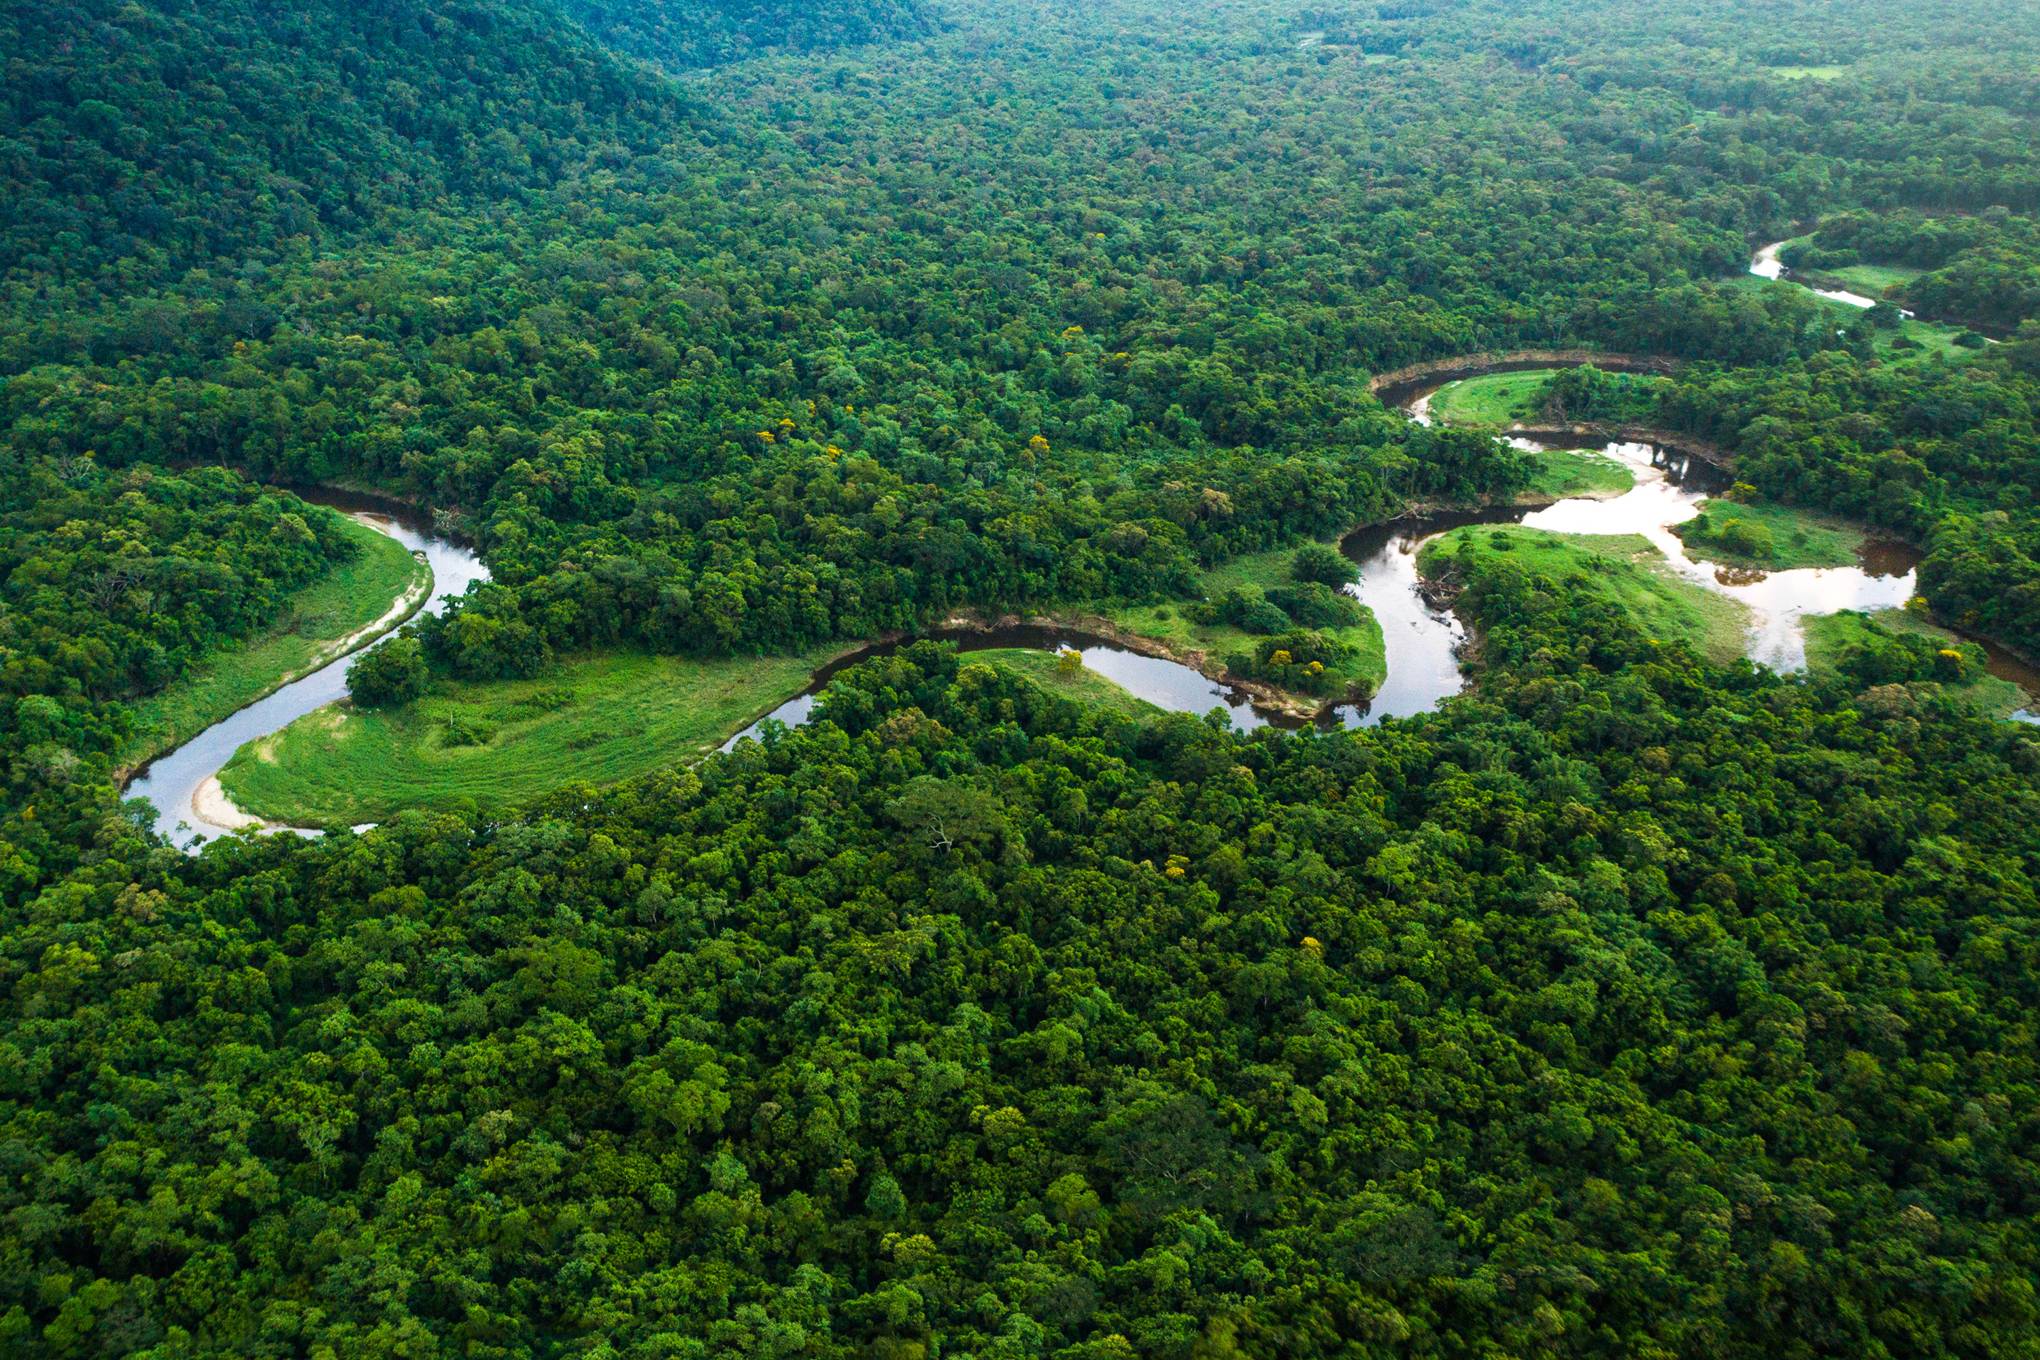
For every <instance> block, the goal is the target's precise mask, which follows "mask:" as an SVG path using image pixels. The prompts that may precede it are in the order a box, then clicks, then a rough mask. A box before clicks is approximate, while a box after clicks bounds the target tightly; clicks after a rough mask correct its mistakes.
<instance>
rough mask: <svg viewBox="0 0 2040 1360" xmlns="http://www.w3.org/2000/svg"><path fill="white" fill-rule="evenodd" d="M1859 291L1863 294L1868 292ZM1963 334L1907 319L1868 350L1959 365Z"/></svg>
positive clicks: (1737, 282)
mask: <svg viewBox="0 0 2040 1360" xmlns="http://www.w3.org/2000/svg"><path fill="white" fill-rule="evenodd" d="M1728 282H1729V285H1730V286H1731V287H1735V288H1798V287H1801V286H1802V285H1800V284H1797V283H1793V282H1790V281H1779V280H1773V279H1760V278H1758V277H1757V276H1756V275H1754V274H1739V275H1737V276H1735V277H1734V278H1733V279H1730V280H1729V281H1728ZM1862 291H1866V292H1867V291H1868V290H1867V289H1866V290H1862ZM1820 301H1822V302H1823V303H1825V304H1826V305H1827V306H1829V307H1832V308H1834V309H1835V310H1836V311H1838V312H1840V313H1842V314H1843V315H1845V316H1851V317H1858V318H1860V317H1861V316H1862V315H1863V309H1862V308H1860V307H1852V306H1850V305H1849V304H1848V303H1846V302H1836V301H1835V300H1834V299H1832V298H1822V299H1820ZM1963 331H1964V328H1963V327H1961V326H1947V325H1943V324H1942V323H1940V322H1938V321H1922V320H1920V319H1919V318H1918V317H1909V318H1907V319H1906V320H1904V321H1901V322H1900V323H1899V324H1898V325H1897V326H1896V327H1894V328H1892V329H1890V330H1878V331H1876V332H1875V333H1874V334H1873V335H1872V337H1871V344H1870V347H1871V350H1872V352H1873V353H1875V354H1876V356H1877V357H1878V358H1880V359H1883V360H1886V361H1888V362H1895V363H1903V362H1906V361H1908V360H1914V359H1934V358H1941V359H1946V360H1948V361H1950V362H1951V363H1960V362H1963V361H1965V360H1967V359H1970V358H1973V357H1974V356H1975V355H1977V354H1980V353H1981V352H1982V351H1981V350H1973V349H1965V348H1963V347H1962V346H1961V345H1958V344H1956V343H1955V337H1956V336H1958V335H1961V334H1963ZM1901 339H1903V340H1905V341H1907V342H1908V343H1909V345H1910V348H1907V347H1904V346H1900V345H1899V344H1898V343H1897V342H1898V341H1899V340H1901ZM1435 407H1436V403H1435V402H1434V403H1433V408H1434V409H1435Z"/></svg>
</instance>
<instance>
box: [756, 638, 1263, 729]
mask: <svg viewBox="0 0 2040 1360" xmlns="http://www.w3.org/2000/svg"><path fill="white" fill-rule="evenodd" d="M927 636H928V637H929V638H932V639H933V640H935V641H938V642H951V643H954V644H955V645H956V649H957V650H958V651H959V652H984V651H992V650H994V649H1001V648H1022V649H1025V650H1029V651H1043V652H1063V651H1074V652H1076V653H1077V654H1078V655H1080V656H1081V657H1083V659H1084V669H1086V670H1088V671H1090V672H1092V673H1093V674H1095V675H1100V676H1103V677H1104V678H1105V679H1107V680H1110V681H1112V682H1113V683H1114V684H1116V685H1118V686H1119V687H1120V688H1121V689H1123V690H1125V691H1126V692H1127V693H1129V694H1131V695H1133V696H1134V697H1135V698H1136V699H1144V700H1146V701H1147V702H1148V703H1151V704H1153V705H1154V706H1155V707H1156V708H1161V709H1167V710H1168V711H1170V712H1172V713H1196V714H1203V713H1209V712H1210V711H1211V710H1212V709H1214V708H1220V709H1224V710H1225V712H1226V716H1227V717H1228V718H1229V719H1230V720H1231V722H1232V725H1233V726H1234V727H1235V728H1237V729H1239V730H1240V731H1242V732H1251V731H1253V730H1254V729H1255V728H1259V727H1267V726H1269V725H1271V724H1274V725H1277V726H1284V727H1295V726H1300V725H1301V724H1299V723H1298V722H1296V720H1294V719H1291V718H1288V717H1286V715H1282V714H1278V713H1271V712H1264V711H1262V710H1261V709H1259V708H1256V707H1255V706H1254V702H1253V699H1252V697H1251V696H1250V695H1248V694H1247V693H1246V692H1245V691H1243V690H1237V689H1233V688H1231V687H1229V686H1226V685H1221V684H1219V683H1218V682H1217V681H1215V680H1211V679H1209V678H1207V677H1206V676H1204V675H1202V674H1200V673H1199V672H1197V671H1196V670H1193V669H1192V668H1191V667H1189V666H1185V665H1183V664H1182V663H1181V662H1178V661H1170V660H1167V659H1166V658H1163V657H1158V656H1143V655H1142V654H1141V653H1139V652H1135V651H1131V650H1129V649H1127V648H1125V647H1122V646H1120V645H1119V644H1117V643H1114V642H1109V641H1107V640H1105V639H1103V638H1099V637H1093V636H1091V635H1089V634H1086V633H1082V632H1078V631H1076V630H1074V629H1068V628H1039V627H1033V626H1029V625H1019V626H1014V627H1008V628H994V629H989V630H979V629H970V630H964V629H940V630H937V631H935V632H933V633H930V634H928V635H927ZM905 645H906V644H905V643H903V642H892V643H884V644H881V645H878V646H875V647H866V648H860V649H859V650H858V651H856V652H853V653H851V654H850V655H849V656H846V657H844V658H843V659H842V660H840V661H837V662H835V663H834V664H833V665H830V666H828V667H826V668H825V669H823V670H821V671H818V672H816V673H815V677H814V679H813V681H812V682H810V684H809V685H808V688H807V689H806V690H805V691H804V692H802V693H800V694H797V695H795V696H794V697H793V698H791V699H788V700H787V701H786V702H785V703H783V704H781V705H779V707H777V708H775V709H773V710H772V711H771V712H770V713H767V714H766V715H765V716H764V717H762V718H760V719H759V720H758V721H757V722H754V723H752V724H751V725H750V726H749V727H746V728H745V729H744V730H743V731H741V732H739V733H737V734H736V735H735V736H733V737H731V738H730V739H729V740H728V741H726V742H724V743H723V745H722V749H723V750H725V751H728V750H731V749H733V748H734V747H735V746H736V744H737V743H738V742H740V741H742V740H744V739H745V738H747V737H752V738H755V737H758V736H759V735H760V734H761V733H762V731H763V729H764V726H765V724H766V723H768V722H781V723H785V724H786V725H787V726H788V727H798V726H800V725H801V724H802V723H804V722H806V721H808V719H809V718H811V717H812V716H813V715H814V710H815V700H816V698H817V696H818V695H820V693H821V691H822V689H823V688H824V687H825V686H826V685H827V684H828V683H829V681H830V680H832V679H834V678H835V677H836V675H837V674H838V673H840V672H841V671H843V670H845V669H847V668H849V667H851V666H855V665H857V664H859V663H860V662H865V661H869V660H871V659H872V658H874V657H879V656H889V655H891V654H892V653H893V652H896V651H898V650H899V649H900V648H901V647H902V646H905Z"/></svg>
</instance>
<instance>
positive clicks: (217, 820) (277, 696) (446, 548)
mask: <svg viewBox="0 0 2040 1360" xmlns="http://www.w3.org/2000/svg"><path fill="white" fill-rule="evenodd" d="M292 489H293V490H295V491H296V492H297V495H298V496H299V497H300V498H301V499H303V500H307V501H310V502H312V503H313V504H315V505H325V506H330V507H332V508H333V509H335V510H340V511H343V512H345V513H347V514H350V515H353V516H354V517H355V518H356V519H358V520H360V521H361V522H362V523H364V524H367V525H369V526H371V527H372V528H375V529H379V530H381V531H382V532H383V533H386V534H388V535H389V536H390V537H391V538H394V539H396V540H397V542H399V543H401V544H403V545H404V546H405V547H406V548H409V549H410V550H411V551H412V552H413V553H415V554H422V555H423V557H424V559H425V563H426V565H427V566H428V567H430V568H431V570H432V584H431V586H430V587H428V591H427V594H426V597H425V603H424V604H423V605H422V606H421V609H420V612H422V613H427V614H437V613H439V612H440V611H442V610H443V609H445V608H446V597H447V596H449V595H460V594H463V593H465V592H466V590H467V588H468V583H469V582H471V581H485V580H487V579H488V577H489V570H488V568H487V567H484V566H483V565H482V562H481V559H480V558H478V557H476V556H475V555H474V553H473V552H471V551H469V550H468V549H467V548H464V547H462V546H461V545H460V544H458V543H455V542H454V541H452V540H451V539H449V538H446V537H445V536H443V535H441V534H438V533H435V532H434V531H433V529H432V527H431V525H430V524H428V523H426V522H425V521H424V519H423V518H422V517H420V516H418V515H416V514H415V513H413V512H412V511H410V510H409V509H407V508H405V507H403V506H400V505H397V504H395V503H393V502H389V501H384V500H381V499H379V498H374V497H367V496H358V495H355V494H353V493H350V492H344V491H334V490H330V489H327V488H323V487H320V488H311V489H305V488H292ZM385 636H387V635H385ZM381 641H382V639H381V638H377V639H376V640H375V641H373V642H369V643H367V644H366V645H364V646H362V647H357V648H355V649H354V650H353V651H350V652H348V653H346V654H345V655H343V656H340V657H338V658H337V659H335V660H333V661H330V662H328V663H327V664H326V665H324V666H321V667H320V668H319V669H317V670H315V671H313V672H312V673H311V674H309V675H306V676H303V677H301V678H299V679H297V680H293V681H291V682H290V683H289V684H287V685H284V686H282V687H281V688H279V689H277V690H276V691H274V692H273V693H271V694H269V695H267V696H266V697H264V698H261V699H257V700H256V701H255V702H254V703H252V704H249V705H248V706H247V707H246V708H242V709H239V710H237V711H235V712H234V713H233V714H232V715H230V716H229V717H226V718H223V719H222V720H220V721H219V722H216V723H214V724H213V725H212V726H211V727H208V728H206V729H205V730H204V731H203V732H200V733H199V734H198V735H197V736H195V737H193V738H192V739H191V740H190V741H188V742H186V743H184V745H182V746H179V747H178V748H176V749H175V750H173V751H171V752H169V753H168V754H166V755H162V756H158V757H157V758H156V759H155V760H153V761H151V762H150V763H149V764H148V765H146V766H144V767H143V769H142V771H141V773H140V774H138V775H136V776H135V778H134V779H133V780H132V781H131V782H130V783H129V784H128V786H127V789H126V791H125V793H124V795H123V796H124V797H128V798H146V799H148V800H149V802H150V803H151V804H153V805H154V807H155V809H156V830H157V831H158V832H159V833H161V834H162V835H163V836H164V837H166V838H167V839H168V840H169V841H170V842H171V843H172V844H174V845H179V846H182V847H184V848H185V849H188V850H189V849H196V848H197V847H198V846H199V845H201V844H203V843H204V842H205V841H208V840H210V839H212V838H213V837H215V836H221V835H225V834H226V833H227V832H229V831H232V830H234V829H235V828H237V827H240V826H251V825H255V824H256V823H255V819H253V818H249V817H244V816H242V815H241V814H240V813H238V812H237V811H236V810H235V808H234V807H233V805H232V804H231V803H229V802H227V801H226V799H225V797H224V796H223V795H222V794H220V792H219V784H218V782H217V778H216V776H217V775H218V774H219V772H220V767H221V766H223V765H225V764H226V763H227V761H228V760H230V759H231V758H232V757H233V754H234V752H235V751H238V750H239V749H240V748H241V746H242V745H243V744H244V743H246V742H251V741H254V740H255V739H256V738H258V737H266V736H268V735H269V734H270V733H271V732H275V731H279V730H281V729H282V728H284V727H286V726H288V725H289V724H290V723H292V722H294V721H295V720H297V719H298V718H302V717H303V716H304V715H305V714H307V713H310V712H311V711H312V710H314V709H317V708H323V707H325V706H326V705H327V704H330V703H332V702H333V701H335V700H336V699H341V698H344V697H345V696H346V694H347V668H348V667H349V666H351V665H353V664H354V659H355V657H357V656H359V655H360V654H361V653H362V652H364V651H366V650H368V648H369V647H373V646H376V645H377V644H378V643H379V642H381Z"/></svg>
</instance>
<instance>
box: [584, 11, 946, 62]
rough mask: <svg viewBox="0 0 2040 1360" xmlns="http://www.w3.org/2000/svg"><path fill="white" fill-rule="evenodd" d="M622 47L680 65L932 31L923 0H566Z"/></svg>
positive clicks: (599, 34)
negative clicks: (921, 1)
mask: <svg viewBox="0 0 2040 1360" xmlns="http://www.w3.org/2000/svg"><path fill="white" fill-rule="evenodd" d="M560 8H561V9H562V10H563V11H564V12H565V13H567V14H568V15H570V16H572V17H573V18H575V19H577V20H579V21H580V22H581V23H582V24H584V25H586V26H587V27H588V29H589V30H590V31H591V32H593V33H594V34H595V35H596V36H597V37H599V38H601V39H602V40H603V41H605V42H607V43H609V44H611V45H612V46H614V47H616V48H617V49H618V50H620V51H624V52H629V53H631V54H633V55H635V56H640V57H643V58H645V59H646V60H648V61H653V62H656V63H658V64H659V65H661V66H666V67H670V68H672V69H674V70H687V69H690V68H695V67H702V66H720V65H722V64H723V63H725V62H731V61H741V60H743V59H744V58H746V57H752V56H758V55H760V54H764V53H772V52H789V53H814V52H822V51H827V50H829V49H831V48H836V47H843V46H846V45H853V44H858V43H877V42H889V41H893V40H896V39H899V38H905V37H912V36H916V35H919V34H924V33H928V32H930V31H932V29H933V27H934V19H933V18H932V16H931V15H930V14H929V12H928V10H927V8H926V7H925V6H923V5H922V4H921V3H920V0H560Z"/></svg>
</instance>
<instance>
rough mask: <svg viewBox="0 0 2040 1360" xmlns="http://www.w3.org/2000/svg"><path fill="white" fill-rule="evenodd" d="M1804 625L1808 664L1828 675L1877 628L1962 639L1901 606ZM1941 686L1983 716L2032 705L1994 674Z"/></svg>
mask: <svg viewBox="0 0 2040 1360" xmlns="http://www.w3.org/2000/svg"><path fill="white" fill-rule="evenodd" d="M1803 626H1804V628H1805V630H1806V668H1807V669H1808V670H1809V671H1812V672H1813V673H1814V674H1816V675H1824V674H1832V673H1833V672H1834V670H1835V668H1836V665H1837V663H1838V662H1839V661H1840V658H1841V655H1842V653H1843V651H1844V650H1846V649H1847V648H1849V647H1851V646H1863V645H1873V644H1874V643H1875V642H1876V640H1877V636H1878V634H1879V633H1917V634H1919V635H1920V636H1922V637H1925V638H1929V639H1931V640H1933V641H1934V642H1935V643H1937V644H1939V645H1945V646H1952V645H1954V644H1955V643H1956V642H1958V641H1960V639H1959V638H1958V637H1957V636H1956V635H1955V634H1954V633H1951V632H1949V631H1948V630H1947V629H1945V628H1941V627H1938V626H1936V625H1935V624H1933V623H1930V622H1928V621H1927V620H1926V619H1923V618H1919V617H1918V616H1916V615H1913V614H1909V613H1907V612H1906V611H1905V610H1903V609H1880V610H1877V611H1876V612H1874V613H1869V614H1864V613H1859V612H1857V611H1855V610H1846V611H1844V612H1842V613H1840V614H1822V615H1819V616H1818V617H1814V618H1809V619H1807V620H1806V621H1805V623H1804V625H1803ZM1940 688H1941V689H1942V691H1943V692H1945V693H1946V694H1948V695H1949V696H1950V697H1952V698H1954V699H1956V700H1958V701H1960V702H1961V703H1962V705H1963V706H1964V707H1966V708H1969V709H1971V710H1973V711H1974V712H1976V713H1978V714H1980V715H1981V716H1983V717H1986V718H2008V717H2010V716H2011V715H2012V714H2013V713H2014V712H2016V711H2017V710H2019V709H2022V708H2031V707H2032V706H2033V700H2032V699H2031V697H2029V696H2028V695H2027V693H2026V691H2025V690H2023V689H2020V688H2019V687H2018V686H2017V685H2015V684H2013V683H2012V682H2011V681H2009V680H2000V679H1998V677H1996V676H1995V675H1980V676H1978V677H1977V678H1976V679H1974V680H1970V681H1967V682H1965V683H1963V684H1959V685H1948V684H1944V685H1942V686H1941V687H1940Z"/></svg>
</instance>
